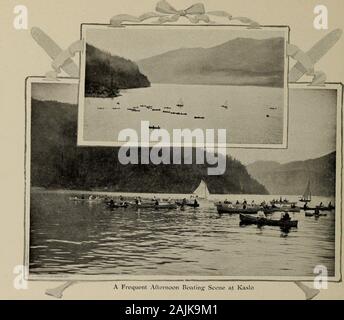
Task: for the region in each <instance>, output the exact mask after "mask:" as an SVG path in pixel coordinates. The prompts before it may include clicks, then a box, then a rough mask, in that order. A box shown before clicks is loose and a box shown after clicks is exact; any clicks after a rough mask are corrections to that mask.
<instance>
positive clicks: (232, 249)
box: [30, 192, 335, 277]
mask: <svg viewBox="0 0 344 320" xmlns="http://www.w3.org/2000/svg"><path fill="white" fill-rule="evenodd" d="M70 195H71V194H68V193H57V192H33V193H32V194H31V221H30V273H31V274H33V275H47V274H51V275H55V274H59V275H61V274H67V275H71V274H78V275H109V274H111V275H136V276H143V275H173V276H243V277H245V276H291V277H295V276H313V269H314V267H315V266H316V265H319V264H321V265H324V266H326V267H327V268H328V272H329V275H330V276H331V275H332V276H333V275H334V271H335V270H334V269H335V263H334V261H335V234H334V230H335V213H334V211H333V212H328V214H327V216H326V217H320V218H319V219H315V218H314V217H305V215H304V213H303V212H302V211H301V212H300V213H295V214H292V218H293V219H297V220H299V227H298V229H291V230H290V232H289V233H284V232H282V231H281V230H280V229H279V228H278V227H268V226H265V227H262V228H258V227H257V226H255V225H251V226H246V227H240V225H239V216H238V215H222V216H219V215H218V214H217V212H216V208H215V207H214V204H213V201H215V200H224V199H226V198H228V199H231V200H236V199H239V200H242V199H244V198H246V199H247V200H248V201H251V200H252V199H254V200H255V201H256V203H258V202H260V201H262V200H263V199H265V200H271V199H273V198H277V197H274V196H252V195H247V196H244V195H238V196H237V195H235V196H229V195H227V196H225V195H211V201H205V200H204V201H202V202H201V207H200V208H199V209H191V208H190V209H187V210H186V211H180V210H172V211H154V210H141V211H137V210H133V209H115V210H109V209H107V208H106V207H105V205H104V204H103V203H80V202H74V201H71V200H69V197H70ZM164 197H166V198H168V195H165V196H164ZM288 199H290V200H294V199H295V200H296V199H297V197H290V196H288ZM330 200H331V201H332V203H334V199H328V198H319V197H315V198H314V203H313V204H311V205H316V204H318V203H319V202H320V201H323V202H324V203H325V204H327V203H328V201H330ZM279 217H280V214H279V213H275V214H274V218H276V219H278V218H279Z"/></svg>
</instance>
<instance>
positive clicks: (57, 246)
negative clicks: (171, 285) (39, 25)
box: [25, 78, 342, 281]
mask: <svg viewBox="0 0 344 320" xmlns="http://www.w3.org/2000/svg"><path fill="white" fill-rule="evenodd" d="M77 100H78V80H73V79H60V80H59V81H55V82H54V81H50V82H47V81H46V80H44V79H43V78H29V79H28V81H27V133H26V252H25V254H26V265H27V266H28V269H29V277H30V279H76V280H77V279H143V278H144V279H171V280H172V279H209V280H228V279H241V280H243V279H258V280H267V279H272V280H273V279H275V280H284V279H288V280H290V279H291V280H307V279H313V278H314V273H313V272H314V268H315V267H316V266H319V265H321V266H324V267H325V268H326V269H327V271H328V276H329V280H332V281H334V280H338V279H339V277H340V246H341V243H340V237H341V229H340V223H341V212H340V207H341V191H342V190H341V184H342V181H341V177H342V173H341V170H342V136H341V135H342V119H341V117H342V86H341V85H338V84H327V85H326V86H324V87H316V88H314V87H310V86H309V85H307V84H292V85H290V124H289V133H288V139H289V143H288V149H264V150H262V149H227V150H228V152H227V155H226V157H227V158H226V164H227V167H226V172H225V173H224V174H223V175H220V176H209V175H207V170H206V169H207V168H206V166H205V165H197V164H190V165H186V164H182V165H173V164H171V165H152V164H147V165H143V164H141V165H131V164H129V165H122V164H120V163H119V162H118V158H117V152H118V148H109V147H99V146H97V147H94V146H89V147H85V146H78V145H77V128H78V104H77ZM336 177H337V178H336ZM312 281H313V280H312Z"/></svg>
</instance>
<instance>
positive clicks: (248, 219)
mask: <svg viewBox="0 0 344 320" xmlns="http://www.w3.org/2000/svg"><path fill="white" fill-rule="evenodd" d="M240 223H241V224H257V225H261V226H264V225H266V226H276V227H281V228H297V225H298V221H297V220H282V219H281V220H272V219H266V218H257V217H252V216H250V215H245V214H240Z"/></svg>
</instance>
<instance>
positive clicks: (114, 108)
mask: <svg viewBox="0 0 344 320" xmlns="http://www.w3.org/2000/svg"><path fill="white" fill-rule="evenodd" d="M120 109H121V108H116V107H113V108H112V110H120Z"/></svg>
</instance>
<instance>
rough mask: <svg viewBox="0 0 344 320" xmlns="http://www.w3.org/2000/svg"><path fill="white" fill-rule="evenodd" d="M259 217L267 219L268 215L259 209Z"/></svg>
mask: <svg viewBox="0 0 344 320" xmlns="http://www.w3.org/2000/svg"><path fill="white" fill-rule="evenodd" d="M257 218H258V219H265V218H266V215H265V213H264V211H258V214H257Z"/></svg>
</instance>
